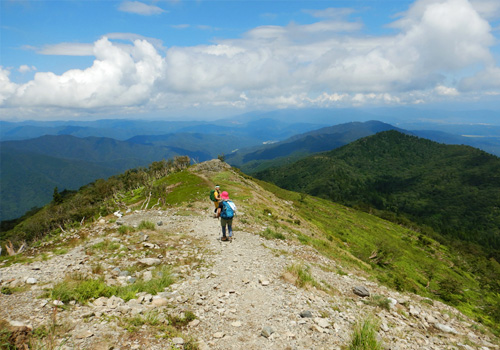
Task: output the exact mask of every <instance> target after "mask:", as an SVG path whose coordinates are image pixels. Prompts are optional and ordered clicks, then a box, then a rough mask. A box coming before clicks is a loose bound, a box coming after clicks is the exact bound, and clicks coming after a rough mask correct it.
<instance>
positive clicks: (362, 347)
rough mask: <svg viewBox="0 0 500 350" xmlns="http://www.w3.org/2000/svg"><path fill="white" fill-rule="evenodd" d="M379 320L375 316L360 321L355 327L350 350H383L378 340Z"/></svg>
mask: <svg viewBox="0 0 500 350" xmlns="http://www.w3.org/2000/svg"><path fill="white" fill-rule="evenodd" d="M377 328H378V325H377V322H376V321H375V320H374V319H373V318H368V319H365V320H364V321H363V322H362V323H360V322H358V323H357V324H356V325H355V327H354V332H353V334H352V339H351V344H350V345H349V350H382V345H381V344H380V343H379V341H378V340H377Z"/></svg>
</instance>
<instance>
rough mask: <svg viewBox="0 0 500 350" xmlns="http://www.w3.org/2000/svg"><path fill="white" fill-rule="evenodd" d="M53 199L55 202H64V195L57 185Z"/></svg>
mask: <svg viewBox="0 0 500 350" xmlns="http://www.w3.org/2000/svg"><path fill="white" fill-rule="evenodd" d="M52 200H53V201H54V203H55V204H61V203H62V202H63V197H62V196H61V194H60V193H59V190H58V189H57V186H56V187H54V194H53V195H52Z"/></svg>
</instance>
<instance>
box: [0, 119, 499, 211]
mask: <svg viewBox="0 0 500 350" xmlns="http://www.w3.org/2000/svg"><path fill="white" fill-rule="evenodd" d="M386 112H387V111H385V110H382V109H375V110H352V109H338V110H325V109H300V110H299V109H298V110H279V111H272V112H262V113H248V114H244V115H239V116H236V117H233V118H226V119H221V120H217V121H210V122H209V121H138V120H115V119H110V120H98V121H86V122H81V121H80V122H79V121H57V122H34V121H27V122H20V123H12V122H5V121H0V140H2V142H0V149H1V162H0V191H1V197H2V201H1V203H0V220H6V219H12V218H16V217H19V216H21V215H22V214H24V212H26V211H27V210H29V209H31V208H32V207H34V206H40V205H43V204H44V203H47V202H48V201H50V200H51V199H52V193H53V189H54V187H56V186H57V187H58V189H59V190H64V189H71V190H75V189H78V188H79V187H80V186H83V185H85V184H87V183H88V182H91V181H94V180H96V179H98V178H107V177H109V176H111V175H113V174H117V173H120V172H123V171H124V170H126V169H130V168H134V167H140V166H147V165H148V164H150V163H151V162H153V161H158V160H161V159H169V158H172V157H175V156H179V155H188V156H189V157H190V158H191V159H192V160H193V161H195V162H201V161H204V160H207V159H212V158H216V157H218V156H220V155H224V156H225V159H226V161H227V162H228V163H229V164H231V165H233V166H237V167H239V168H241V169H242V170H243V171H244V172H247V173H254V172H257V171H262V170H264V169H266V168H268V167H270V166H277V165H283V164H290V163H292V162H294V161H296V160H298V159H301V158H303V157H307V156H309V155H312V154H315V153H317V152H323V151H328V150H332V149H335V148H338V147H341V146H343V145H346V144H348V143H350V142H353V141H355V140H357V139H359V138H362V137H365V136H369V135H373V134H375V133H377V132H380V131H385V130H399V131H401V132H405V133H409V134H413V135H418V136H421V137H425V138H429V139H432V140H435V141H437V142H442V143H450V144H467V145H472V146H474V147H477V148H480V149H483V150H485V151H487V152H490V153H492V154H496V155H500V126H494V125H469V126H467V125H463V124H446V123H444V124H429V123H427V122H413V124H411V123H410V122H409V121H408V122H407V123H406V124H397V125H396V126H394V125H391V124H388V123H383V122H380V121H374V120H370V119H373V117H374V116H375V115H381V116H384V115H385V113H386ZM400 112H401V113H408V114H409V115H412V116H413V117H415V118H416V116H417V115H419V114H418V113H421V112H419V111H416V110H411V109H403V110H401V111H400ZM391 113H394V111H392V112H391ZM389 114H390V113H389V112H387V115H389ZM387 115H385V116H384V118H388V119H391V120H394V121H396V122H397V121H401V120H404V116H403V117H398V116H397V115H398V114H397V113H396V114H392V115H389V116H387ZM462 117H464V115H462ZM462 117H460V118H455V117H453V116H452V115H446V116H445V117H443V118H444V119H446V120H447V121H452V120H453V121H457V122H461V121H462V119H461V118H462ZM453 118H455V119H453ZM481 118H482V119H481ZM492 118H494V115H493V114H491V113H487V112H485V113H483V114H481V116H480V117H478V121H481V120H483V119H484V120H490V119H492ZM352 120H360V121H362V122H350V121H352ZM412 120H415V119H412ZM304 121H307V122H304ZM346 121H347V122H346ZM341 122H344V124H339V123H341ZM332 125H333V126H332ZM400 125H408V126H411V127H414V128H415V130H410V131H404V130H403V129H402V128H400ZM432 125H435V126H436V127H437V128H439V130H438V129H432V128H431V126H432ZM426 128H427V129H426ZM444 130H450V131H453V133H447V132H445V131H444ZM461 135H469V136H474V137H464V136H461ZM21 160H22V162H21ZM77 169H79V170H77ZM68 174H70V175H68ZM65 176H69V178H65Z"/></svg>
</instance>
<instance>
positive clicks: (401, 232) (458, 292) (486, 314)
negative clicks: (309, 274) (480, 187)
mask: <svg viewBox="0 0 500 350" xmlns="http://www.w3.org/2000/svg"><path fill="white" fill-rule="evenodd" d="M257 182H258V183H259V185H261V186H262V187H263V188H264V189H265V190H268V191H270V192H272V193H274V194H275V195H276V196H278V197H279V198H281V199H283V200H286V201H288V202H293V210H294V215H295V216H297V217H299V218H300V219H301V221H302V224H301V226H300V228H299V227H294V228H292V227H290V228H289V232H293V233H294V234H295V237H296V239H297V240H298V241H300V242H301V243H303V244H306V245H310V246H312V247H314V248H315V249H316V250H318V251H319V252H320V253H321V254H323V255H325V256H327V257H329V258H331V259H333V260H336V261H338V262H339V263H341V264H342V266H343V270H344V269H346V268H347V269H355V270H359V269H361V270H363V271H365V272H366V273H367V275H368V276H371V278H374V279H376V280H378V281H379V282H380V283H382V284H384V285H386V286H389V287H391V288H394V289H396V290H399V291H407V292H413V293H416V294H419V295H422V296H424V297H428V298H431V299H440V300H441V301H443V302H445V303H447V304H450V305H453V306H454V307H456V308H457V309H459V310H460V311H462V312H463V313H465V314H466V315H468V316H470V317H471V318H473V319H474V320H476V321H479V322H481V323H483V324H485V325H488V326H489V327H490V328H491V329H492V330H493V331H494V332H495V333H496V334H497V335H500V326H499V324H500V323H499V322H497V321H496V320H500V302H498V295H495V294H494V293H492V292H491V291H489V289H488V288H485V287H484V286H483V284H484V283H485V280H483V279H480V278H477V277H476V276H475V275H474V273H472V272H471V271H474V265H470V264H465V263H464V260H463V258H462V257H461V256H460V255H459V253H458V252H456V251H455V250H451V249H448V247H446V246H444V245H441V244H440V243H438V242H436V241H435V240H433V239H432V238H429V237H426V238H425V239H424V240H423V239H422V237H421V236H422V234H421V233H420V232H418V231H414V230H412V229H409V228H406V227H402V226H400V225H397V224H394V223H392V222H389V221H385V220H383V219H380V218H378V217H376V216H373V215H370V214H368V213H365V212H361V211H358V210H355V209H351V208H348V207H345V206H342V205H338V204H336V203H333V202H330V201H328V200H323V199H320V198H317V197H313V196H301V195H300V194H299V193H295V192H290V191H287V190H283V189H281V188H278V187H276V186H274V185H272V184H269V183H265V182H261V181H257ZM424 241H425V242H424ZM422 242H424V243H422ZM490 264H491V265H492V266H491V267H490V268H491V269H496V270H497V271H500V267H498V266H497V265H498V264H497V265H494V261H492V262H490Z"/></svg>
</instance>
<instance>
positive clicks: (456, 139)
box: [226, 120, 500, 174]
mask: <svg viewBox="0 0 500 350" xmlns="http://www.w3.org/2000/svg"><path fill="white" fill-rule="evenodd" d="M387 130H398V131H400V132H402V133H406V134H410V135H415V136H419V137H423V138H427V139H429V140H432V141H436V142H440V143H445V144H463V145H470V146H473V147H477V148H480V149H482V150H484V151H487V152H489V153H492V154H495V155H498V156H500V137H476V138H474V137H465V136H460V135H454V134H449V133H446V132H442V131H432V130H411V131H408V130H403V129H400V128H398V127H395V126H393V125H390V124H387V123H382V122H380V121H373V120H372V121H367V122H352V123H345V124H340V125H335V126H330V127H324V128H321V129H317V130H313V131H309V132H305V133H302V134H299V135H294V136H292V137H290V138H288V139H286V140H283V141H280V142H276V143H272V144H266V145H259V146H255V147H250V148H247V149H242V150H239V151H237V152H233V153H231V154H229V155H228V156H227V157H226V161H227V162H228V163H229V164H231V165H233V166H236V167H239V168H240V169H241V170H242V171H243V172H246V173H250V174H251V173H254V172H258V171H262V170H264V169H267V168H269V167H274V166H278V165H285V164H290V163H293V162H294V161H297V160H299V159H301V158H304V157H307V156H309V155H311V154H314V153H317V152H324V151H329V150H333V149H335V148H338V147H341V146H344V145H347V144H348V143H350V142H353V141H355V140H357V139H360V138H362V137H366V136H370V135H374V134H376V133H378V132H381V131H387ZM498 132H499V134H500V128H499V130H498Z"/></svg>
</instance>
